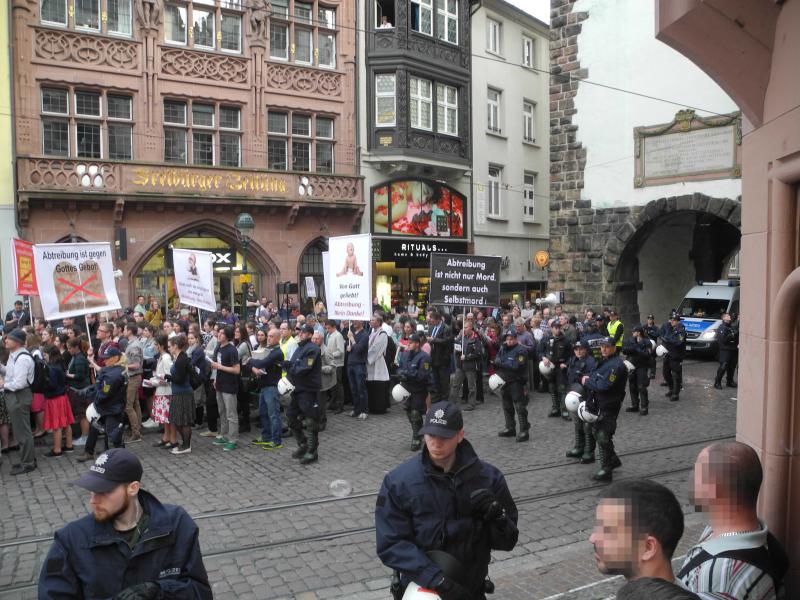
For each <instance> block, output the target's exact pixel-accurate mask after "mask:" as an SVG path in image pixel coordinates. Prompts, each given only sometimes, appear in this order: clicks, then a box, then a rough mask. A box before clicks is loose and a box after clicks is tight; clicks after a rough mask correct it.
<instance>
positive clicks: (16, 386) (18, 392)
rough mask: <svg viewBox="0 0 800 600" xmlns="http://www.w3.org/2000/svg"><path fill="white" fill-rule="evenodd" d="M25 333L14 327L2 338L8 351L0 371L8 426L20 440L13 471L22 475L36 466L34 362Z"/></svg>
mask: <svg viewBox="0 0 800 600" xmlns="http://www.w3.org/2000/svg"><path fill="white" fill-rule="evenodd" d="M26 339H27V334H26V333H25V332H24V331H23V330H22V329H13V330H12V331H11V332H10V333H9V334H8V335H6V338H5V347H6V350H8V352H9V357H8V363H7V364H6V366H5V367H4V368H1V367H0V373H2V375H3V377H4V380H3V390H4V392H5V398H6V407H7V408H8V413H9V415H10V417H11V426H12V427H13V428H14V436H15V437H16V438H17V443H18V444H19V457H20V461H19V464H16V465H14V466H13V467H11V474H12V475H22V474H23V473H30V472H31V471H34V470H36V456H35V455H34V453H33V433H32V432H31V402H32V401H33V392H32V391H31V383H33V376H34V363H33V357H32V356H31V354H30V352H28V351H27V350H26V349H25V340H26Z"/></svg>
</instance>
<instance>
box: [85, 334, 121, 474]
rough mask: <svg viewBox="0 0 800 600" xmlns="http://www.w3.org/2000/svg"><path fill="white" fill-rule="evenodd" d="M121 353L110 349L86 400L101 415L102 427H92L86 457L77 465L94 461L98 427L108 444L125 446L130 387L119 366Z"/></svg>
mask: <svg viewBox="0 0 800 600" xmlns="http://www.w3.org/2000/svg"><path fill="white" fill-rule="evenodd" d="M120 356H122V352H120V349H119V348H117V347H116V346H111V347H109V348H108V349H107V350H106V352H105V354H103V356H102V359H103V361H104V363H103V364H104V365H105V366H104V367H103V368H102V369H100V373H98V374H97V380H96V381H95V383H94V385H93V386H92V387H91V388H89V390H88V391H87V398H88V399H89V400H91V401H92V403H94V406H95V408H96V409H97V412H98V413H100V418H99V419H98V420H99V423H92V424H91V425H92V426H91V427H90V428H89V435H88V437H87V439H86V446H85V447H84V454H83V456H81V457H80V458H78V462H86V461H89V460H94V447H95V445H96V444H97V438H98V436H99V434H100V430H99V429H98V426H100V425H102V426H103V428H104V429H105V432H106V444H108V440H111V443H112V444H113V445H114V447H115V448H121V447H124V446H125V444H123V443H122V429H123V415H124V413H125V400H126V396H127V387H128V386H127V383H126V381H125V368H124V367H123V366H122V365H120V364H119V361H120Z"/></svg>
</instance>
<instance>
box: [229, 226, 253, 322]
mask: <svg viewBox="0 0 800 600" xmlns="http://www.w3.org/2000/svg"><path fill="white" fill-rule="evenodd" d="M233 226H234V227H235V228H236V236H237V237H238V238H239V243H240V244H241V245H242V275H241V277H240V279H241V281H242V323H245V322H246V321H247V286H248V284H249V283H250V281H249V280H250V278H249V277H248V274H247V246H249V245H250V240H251V239H253V231H254V230H255V228H256V222H255V221H254V220H253V217H252V216H250V213H246V212H243V213H239V215H238V216H237V217H236V222H235V223H234V224H233Z"/></svg>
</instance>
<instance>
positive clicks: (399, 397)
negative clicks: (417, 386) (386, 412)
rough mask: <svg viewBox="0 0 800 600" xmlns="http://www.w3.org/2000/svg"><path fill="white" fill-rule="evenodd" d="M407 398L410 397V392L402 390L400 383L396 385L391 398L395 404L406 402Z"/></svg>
mask: <svg viewBox="0 0 800 600" xmlns="http://www.w3.org/2000/svg"><path fill="white" fill-rule="evenodd" d="M409 396H411V392H409V391H408V390H407V389H406V388H404V387H403V384H402V383H398V384H397V385H396V386H394V387H393V388H392V398H394V401H395V402H402V401H403V400H407V399H408V398H409Z"/></svg>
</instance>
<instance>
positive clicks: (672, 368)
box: [660, 312, 686, 402]
mask: <svg viewBox="0 0 800 600" xmlns="http://www.w3.org/2000/svg"><path fill="white" fill-rule="evenodd" d="M660 337H661V343H662V344H663V345H664V347H665V348H666V349H667V352H668V354H667V355H666V356H664V381H665V382H666V384H667V387H668V388H669V391H668V392H667V393H666V394H665V395H666V396H667V398H669V399H670V400H671V401H672V402H677V401H678V400H679V399H680V393H681V387H682V385H683V357H684V354H685V353H686V329H685V328H684V326H683V323H681V317H680V315H679V314H678V313H677V312H673V313H672V314H671V315H670V317H669V321H667V322H666V323H664V325H663V327H661V333H660Z"/></svg>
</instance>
